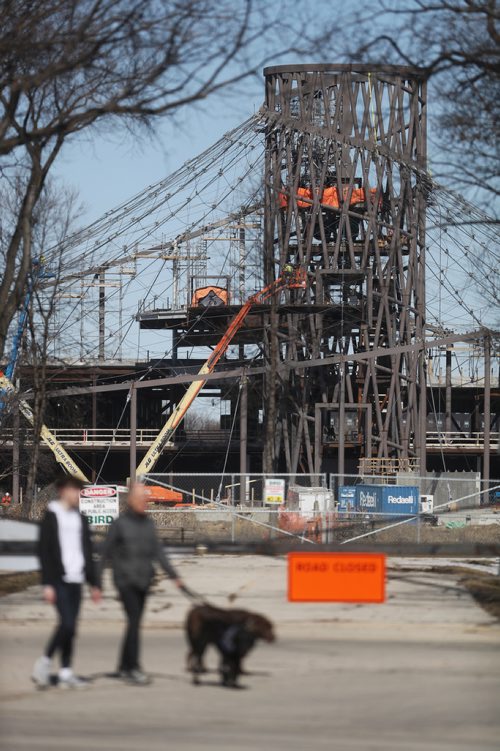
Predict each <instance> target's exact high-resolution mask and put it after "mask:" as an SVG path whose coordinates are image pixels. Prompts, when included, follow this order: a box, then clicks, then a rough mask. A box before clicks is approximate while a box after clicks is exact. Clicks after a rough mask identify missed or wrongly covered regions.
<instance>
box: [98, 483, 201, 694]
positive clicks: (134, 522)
mask: <svg viewBox="0 0 500 751" xmlns="http://www.w3.org/2000/svg"><path fill="white" fill-rule="evenodd" d="M148 500H149V497H148V495H147V493H146V489H145V486H144V485H142V484H141V483H135V484H134V485H132V487H131V488H130V491H129V496H128V509H127V511H126V512H125V513H124V514H122V515H121V516H120V517H118V519H115V520H114V521H113V523H112V524H111V526H110V528H109V531H108V536H107V539H106V542H105V544H104V548H103V552H102V557H101V566H100V578H101V576H102V570H103V568H104V565H105V563H106V560H107V559H109V560H110V561H111V567H112V570H113V579H114V583H115V586H116V588H117V590H118V594H119V596H120V600H121V602H122V605H123V609H124V611H125V615H126V617H127V627H126V630H125V635H124V639H123V643H122V647H121V652H120V661H119V665H118V673H119V675H120V677H122V678H124V679H125V680H126V681H127V682H130V683H135V684H137V685H146V684H148V683H150V682H151V679H150V678H149V676H148V675H146V674H145V673H144V672H143V671H142V669H141V666H140V662H139V650H140V645H139V628H140V624H141V618H142V614H143V611H144V606H145V604H146V598H147V595H148V591H149V588H150V585H151V580H152V578H153V575H154V566H153V564H154V562H158V563H159V564H160V566H161V567H162V568H163V570H164V571H165V572H166V574H167V575H168V576H169V577H170V579H173V580H174V582H175V584H176V585H177V586H178V587H179V588H181V589H186V588H185V586H184V584H183V582H182V580H181V579H180V577H179V575H178V574H177V572H176V570H175V569H174V567H173V566H172V564H171V563H170V561H169V559H168V557H167V555H166V553H165V551H164V549H163V546H162V544H161V542H160V540H159V539H158V536H157V534H156V527H155V525H154V522H153V520H152V519H151V517H150V516H148V515H147V514H146V508H147V504H148Z"/></svg>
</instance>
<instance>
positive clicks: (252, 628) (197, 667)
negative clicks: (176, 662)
mask: <svg viewBox="0 0 500 751" xmlns="http://www.w3.org/2000/svg"><path fill="white" fill-rule="evenodd" d="M186 636H187V640H188V642H189V646H190V651H189V654H188V661H187V669H188V670H189V671H191V673H192V674H193V683H195V684H197V683H199V675H200V673H203V672H205V669H204V666H203V655H204V654H205V650H206V648H207V647H208V646H209V644H213V645H214V646H215V647H216V649H217V650H218V651H219V653H220V656H221V661H220V667H219V672H220V676H221V682H222V684H223V685H224V686H232V687H235V686H236V685H237V682H238V678H239V676H240V675H241V673H242V669H241V661H242V659H243V658H244V657H245V655H247V654H248V653H249V652H250V650H251V649H252V648H253V646H254V645H255V642H256V641H258V640H259V639H263V640H264V641H267V642H272V641H274V639H275V636H274V630H273V624H272V623H271V621H269V620H268V619H267V618H264V616H263V615H259V614H258V613H251V612H250V611H248V610H236V609H230V610H224V609H223V608H215V607H212V606H211V605H197V606H196V607H194V608H192V610H190V611H189V613H188V616H187V619H186Z"/></svg>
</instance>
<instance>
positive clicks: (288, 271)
mask: <svg viewBox="0 0 500 751" xmlns="http://www.w3.org/2000/svg"><path fill="white" fill-rule="evenodd" d="M305 286H306V275H305V274H304V271H303V269H301V268H300V267H295V266H293V265H292V264H286V265H285V266H284V267H283V270H282V273H281V276H279V277H278V279H276V280H275V281H274V282H271V284H268V285H267V286H266V287H264V288H263V289H261V290H260V291H259V292H256V293H255V294H253V295H251V297H249V298H248V300H247V301H246V303H245V304H244V305H242V306H241V308H240V310H239V311H238V313H237V314H236V315H235V317H234V318H233V320H232V321H231V323H230V324H229V326H228V329H227V331H226V333H225V334H224V336H223V337H222V339H221V340H220V342H219V343H218V344H217V346H216V347H215V349H214V350H213V352H212V353H211V355H210V357H209V358H208V360H207V361H206V362H205V363H204V364H203V365H202V367H201V368H200V370H199V372H198V375H206V374H208V373H212V372H213V371H214V369H215V366H216V365H217V363H218V362H219V360H220V359H221V357H222V356H223V355H224V354H225V353H226V352H227V349H228V347H229V345H230V344H231V342H232V340H233V339H234V337H235V336H236V334H237V333H238V331H239V330H240V329H241V327H242V325H243V323H244V321H245V318H246V317H247V315H248V314H249V312H250V311H251V309H252V307H253V306H254V305H256V304H258V303H262V302H265V301H266V300H268V299H269V298H270V297H272V296H273V295H275V294H276V293H277V292H280V291H281V290H282V289H285V288H287V287H289V288H294V289H296V288H297V287H300V288H301V289H304V288H305ZM205 383H206V381H204V380H203V379H202V378H200V380H198V381H193V383H192V384H191V385H190V386H189V388H188V389H187V391H186V393H185V394H184V396H183V397H182V399H181V400H180V402H179V404H177V406H176V407H175V409H174V410H173V412H172V414H171V415H170V417H169V419H168V420H167V422H166V423H165V425H164V426H163V428H162V429H161V431H160V432H159V434H158V436H157V437H156V439H155V440H154V441H153V443H152V444H151V446H150V447H149V449H148V451H147V453H146V455H145V457H144V459H143V460H142V461H141V463H140V464H139V466H138V467H137V475H138V476H139V477H140V476H142V475H145V474H147V473H148V472H151V470H152V469H153V467H154V465H155V464H156V462H157V461H158V459H159V457H160V454H161V452H162V450H163V448H164V446H165V444H166V443H167V442H168V441H170V440H171V438H172V436H173V435H174V433H175V431H176V430H177V428H178V427H179V425H180V423H181V422H182V420H183V419H184V417H185V415H186V412H187V411H188V409H189V407H190V406H191V404H192V403H193V402H194V400H195V399H196V397H197V396H198V394H199V393H200V391H201V389H202V388H203V386H204V385H205Z"/></svg>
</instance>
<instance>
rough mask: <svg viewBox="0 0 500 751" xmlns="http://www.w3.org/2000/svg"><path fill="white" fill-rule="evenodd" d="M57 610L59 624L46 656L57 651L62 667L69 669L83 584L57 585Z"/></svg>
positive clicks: (62, 583)
mask: <svg viewBox="0 0 500 751" xmlns="http://www.w3.org/2000/svg"><path fill="white" fill-rule="evenodd" d="M54 589H55V590H56V597H57V599H56V603H55V606H56V609H57V612H58V614H59V623H58V625H57V627H56V630H55V631H54V635H53V636H52V639H51V640H50V641H49V643H48V644H47V649H46V650H45V654H46V655H47V657H52V656H53V655H54V654H55V652H56V651H57V650H59V651H60V653H61V666H62V667H63V668H69V666H70V665H71V657H72V654H73V643H74V640H75V634H76V623H77V620H78V613H79V612H80V603H81V600H82V586H81V584H67V583H66V582H60V583H59V584H56V585H55V587H54Z"/></svg>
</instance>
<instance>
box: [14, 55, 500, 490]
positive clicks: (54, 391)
mask: <svg viewBox="0 0 500 751" xmlns="http://www.w3.org/2000/svg"><path fill="white" fill-rule="evenodd" d="M264 74H265V103H264V106H263V108H262V109H261V111H260V113H259V115H258V116H256V118H254V119H252V121H251V124H250V126H245V127H246V129H244V130H240V131H238V133H237V134H236V135H234V132H233V134H231V136H230V139H229V145H230V147H231V148H233V149H236V148H240V149H243V148H247V147H248V143H249V142H250V141H251V143H252V144H257V143H259V144H260V146H259V147H257V148H260V149H261V152H260V155H261V156H260V161H258V160H255V163H254V162H252V167H253V168H254V170H257V172H256V174H257V175H258V182H257V184H256V183H255V181H254V183H252V186H253V188H252V189H253V192H252V194H251V195H250V194H248V193H247V194H246V195H244V196H242V195H241V185H242V180H241V179H240V178H238V179H237V180H235V191H236V192H233V198H234V200H233V203H232V205H231V210H230V211H227V210H226V213H225V215H224V217H223V218H222V219H221V218H219V217H218V215H216V214H213V215H209V216H208V217H207V215H206V214H203V215H202V214H201V212H200V218H199V219H197V220H196V221H194V222H191V224H190V225H189V226H188V225H187V224H186V225H185V226H184V227H176V228H175V230H174V231H172V233H171V234H169V235H168V238H165V236H162V237H155V238H154V239H155V243H154V244H152V245H151V243H150V245H149V247H147V248H146V249H144V248H143V245H139V244H138V242H139V241H138V240H137V241H135V244H134V240H133V239H132V240H129V242H128V245H127V246H126V249H122V250H121V251H120V253H118V251H116V250H115V249H114V246H113V249H112V251H110V248H111V247H112V243H113V242H115V235H113V234H112V233H111V231H110V230H109V229H107V228H106V232H107V234H106V236H105V237H106V239H105V241H103V240H102V237H104V235H103V234H102V228H101V230H100V229H99V227H97V229H96V230H95V231H96V232H98V231H101V235H100V236H99V237H100V238H101V239H100V240H99V242H100V243H101V244H100V245H99V243H98V242H96V241H95V239H94V237H93V236H92V237H91V236H90V234H89V239H88V242H89V243H90V242H91V241H92V242H93V246H92V247H97V246H98V247H99V249H102V250H99V252H100V253H101V255H99V256H98V251H97V250H95V251H93V252H95V254H96V255H95V258H94V257H93V256H92V257H90V256H89V253H88V252H87V253H84V252H83V250H82V251H81V256H76V255H74V256H73V257H72V260H71V262H69V261H68V268H69V269H70V270H69V271H68V273H67V274H66V275H65V276H64V279H63V280H62V281H61V289H62V290H63V292H64V291H65V293H66V299H71V294H72V293H71V291H69V292H68V290H71V289H74V288H75V285H76V286H78V285H80V287H81V289H83V281H82V280H84V279H90V278H91V279H93V280H95V283H94V286H95V287H96V300H95V311H96V326H95V331H94V334H90V333H89V331H88V328H87V327H86V326H87V324H86V323H85V324H81V325H82V329H81V334H80V342H82V341H85V340H86V339H88V338H89V337H92V336H93V340H92V342H90V341H89V342H88V343H89V346H90V349H91V350H96V351H97V357H96V356H95V353H94V352H93V351H92V354H89V353H88V352H83V351H82V352H81V353H80V354H79V355H78V357H77V361H73V362H71V361H70V360H68V358H54V357H52V359H51V360H49V362H50V364H49V367H48V372H47V377H48V381H49V386H48V388H47V392H48V402H47V409H46V412H45V417H44V419H45V423H46V425H47V426H48V427H49V428H50V429H51V430H52V432H53V433H54V434H55V435H56V436H57V438H58V440H60V441H61V442H62V443H63V444H64V446H65V447H66V449H67V451H68V452H69V453H70V454H71V455H72V456H74V457H77V458H78V461H80V462H83V464H84V465H85V467H86V470H87V473H88V475H89V477H91V479H96V477H99V478H102V477H105V478H106V479H107V480H108V481H111V480H113V481H123V480H124V479H125V478H126V477H129V476H133V475H134V473H135V468H136V466H137V464H138V463H139V461H140V459H141V457H142V456H143V454H144V453H145V452H146V451H147V450H148V448H149V447H150V446H151V445H152V444H153V442H154V440H155V437H156V436H157V434H158V431H159V430H160V429H161V428H162V426H163V425H164V423H165V421H166V420H167V419H168V417H169V416H170V415H171V414H172V413H173V411H174V410H175V407H176V405H177V404H179V402H180V401H181V399H182V398H183V396H184V394H185V390H186V388H187V386H188V385H189V383H191V382H193V378H194V377H195V375H196V373H197V372H198V370H199V369H200V368H201V367H202V366H203V363H204V362H205V361H206V357H207V352H208V353H210V352H211V351H212V350H213V348H214V347H216V346H217V345H218V343H219V342H220V341H221V339H222V338H223V337H224V336H225V334H226V332H227V331H228V329H229V327H230V326H231V323H232V321H233V320H234V318H235V316H237V315H238V314H239V312H240V311H241V309H242V306H243V305H244V303H245V300H246V299H247V298H248V297H249V296H251V295H252V294H254V293H255V291H256V289H258V288H263V289H267V288H269V287H270V286H271V288H272V285H273V284H274V283H275V282H276V280H279V279H280V278H281V277H282V275H283V270H284V269H290V270H293V275H291V276H290V277H289V279H288V281H287V284H286V285H283V286H282V287H280V288H276V291H275V293H273V294H270V295H269V296H268V297H267V298H266V299H260V298H259V299H257V298H255V302H254V303H253V304H252V306H251V309H250V310H249V311H248V315H246V314H245V318H244V320H243V321H242V322H241V326H239V327H238V329H237V331H235V332H234V335H233V336H232V338H231V341H230V343H229V344H230V346H229V345H228V348H227V351H225V353H224V357H223V358H221V359H220V361H219V362H218V364H217V367H216V368H215V369H214V371H213V372H211V373H210V374H209V376H208V377H207V378H206V379H204V381H203V390H202V391H201V393H200V397H201V400H200V402H201V404H205V405H209V406H210V405H211V406H212V407H213V404H216V405H218V406H219V412H218V414H216V413H214V410H213V409H212V412H211V414H212V418H211V420H209V421H208V422H207V420H203V419H201V418H200V419H199V424H198V425H197V424H196V421H195V420H191V422H190V421H188V419H187V416H184V418H185V419H183V420H182V421H181V423H180V425H179V427H178V428H177V430H176V432H175V435H173V436H172V439H171V440H169V441H168V442H166V443H165V444H163V445H162V446H161V449H162V450H161V452H160V454H159V456H158V459H157V461H156V468H157V470H159V471H171V472H175V471H189V470H190V469H192V468H193V466H194V464H195V465H196V471H219V470H221V469H222V467H223V465H226V466H227V465H228V463H229V466H230V468H231V469H232V470H233V471H238V472H241V473H242V474H244V473H246V472H249V471H252V472H256V471H263V472H267V473H272V472H278V471H280V472H287V473H290V474H292V475H295V474H300V473H312V474H315V473H316V474H317V473H320V472H332V473H336V474H339V475H340V476H343V475H344V474H350V473H357V472H360V473H362V474H376V475H378V474H393V473H396V472H415V473H418V474H420V475H424V474H425V473H426V471H429V470H436V471H439V470H463V469H468V470H472V471H480V472H481V473H482V475H483V478H484V479H488V478H490V477H498V476H500V460H499V459H500V457H499V454H498V441H499V428H500V426H499V413H500V409H499V407H500V384H499V373H498V359H497V352H498V338H497V336H496V335H495V332H494V331H492V330H491V329H490V328H488V327H487V326H484V325H479V324H478V323H477V321H476V319H474V318H473V319H472V320H471V323H472V324H473V325H471V326H470V327H469V329H468V330H465V331H464V330H463V327H462V328H461V329H460V330H458V328H457V330H454V328H452V327H450V326H449V325H447V322H446V321H443V320H439V319H438V320H435V319H434V318H433V319H432V320H430V318H429V314H428V311H429V304H428V301H429V297H432V298H433V299H434V298H436V299H437V296H439V295H441V294H442V292H441V290H445V291H446V289H447V288H448V287H449V288H450V290H451V292H456V295H458V298H457V299H456V300H455V302H456V305H457V306H459V307H460V306H461V304H462V303H464V305H465V304H466V301H464V299H463V298H464V296H463V293H460V290H458V291H457V284H456V282H455V281H454V280H453V279H452V276H451V274H452V272H451V271H448V272H447V274H448V275H445V274H444V273H442V269H441V268H439V273H438V276H437V282H436V272H437V270H438V267H437V266H436V265H435V258H434V256H432V255H431V256H430V255H429V254H432V253H435V252H437V251H435V250H433V249H432V248H433V243H434V242H435V239H434V236H433V237H431V238H429V234H428V232H429V226H428V225H429V216H431V217H433V216H434V215H435V213H436V210H437V208H438V209H439V212H442V211H443V206H444V200H445V199H444V198H442V197H441V194H440V192H439V191H440V189H439V188H438V187H437V186H435V185H434V184H433V182H432V180H431V179H430V178H429V175H428V172H427V128H426V110H427V99H426V85H425V82H424V80H423V78H422V77H421V75H420V73H419V71H418V70H415V69H409V68H401V67H398V68H392V67H386V66H379V67H375V66H364V65H358V66H354V65H352V66H351V65H314V66H305V65H298V66H294V67H289V66H280V67H274V68H268V69H266V70H265V71H264ZM249 134H250V135H249ZM246 138H248V140H247V141H246V142H245V144H244V145H243V146H242V144H243V142H244V141H245V139H246ZM252 148H254V146H253V145H252ZM228 149H229V147H228ZM228 149H226V151H224V152H222V150H221V154H222V153H223V158H224V160H225V162H224V164H226V167H224V166H222V167H221V168H220V169H219V172H224V170H226V171H225V174H226V176H227V175H228V174H229V171H230V170H231V169H233V164H235V163H236V160H235V159H234V160H233V161H231V160H230V159H229V157H228V153H230V152H229V151H228ZM245 153H246V152H245ZM202 157H203V158H202V159H201V163H203V159H205V157H204V156H203V155H202ZM217 158H218V157H217ZM220 158H221V159H222V156H221V157H220ZM206 162H207V165H208V164H209V159H208V158H206ZM213 162H214V164H216V163H217V160H216V159H215V158H214V159H213ZM248 163H249V158H247V160H246V164H248ZM255 165H257V166H256V167H255ZM192 169H194V167H193V168H192ZM208 169H209V167H208V166H207V170H208ZM205 174H208V173H207V172H206V171H205V172H203V171H202V170H200V172H199V175H200V176H202V175H205ZM199 179H200V180H201V179H202V178H201V177H199ZM248 181H249V182H250V180H248ZM207 182H208V180H207ZM159 190H160V189H158V190H157V193H156V194H155V197H156V195H157V194H158V193H159ZM238 191H239V192H238ZM201 193H202V191H201V190H199V189H197V195H198V194H201ZM170 198H171V196H170V194H169V199H170ZM155 200H156V198H155ZM137 203H138V202H137V201H136V204H137ZM206 203H207V204H208V203H209V201H206ZM235 204H236V205H235ZM214 205H215V204H214ZM158 206H160V202H158V205H156V204H155V211H156V212H159V211H161V208H158ZM134 210H135V211H137V208H134ZM172 216H174V212H173V211H172ZM175 216H177V217H178V212H177V214H175ZM432 223H434V220H433V219H432ZM157 224H158V222H157ZM163 231H166V232H167V233H168V232H169V225H168V222H165V226H164V227H163ZM172 237H174V238H175V239H173V240H172V239H171V238H172ZM450 238H451V233H450V234H448V237H447V242H452V240H450ZM216 240H217V241H218V242H219V247H222V245H223V243H225V245H224V248H226V247H227V248H228V251H227V253H225V252H224V251H217V252H216V253H215V254H214V255H212V253H211V252H210V248H211V247H214V246H215V245H216V242H215V241H216ZM86 241H87V240H86ZM79 242H81V238H80V240H79ZM440 242H441V245H440V252H442V248H443V245H442V240H441V241H440ZM457 242H458V241H457ZM116 245H118V241H116ZM462 245H463V243H462ZM462 245H458V246H457V247H462ZM464 247H465V246H464ZM467 247H469V246H467ZM70 252H73V251H71V249H70ZM457 253H458V251H457ZM449 255H450V251H448V256H449ZM78 258H86V259H87V260H86V261H85V264H86V265H85V264H84V263H83V261H82V264H81V266H80V271H78V263H76V261H75V259H78ZM228 258H229V259H233V261H232V265H231V264H229V265H228V263H227V259H228ZM154 259H156V260H158V261H159V262H161V263H163V264H165V262H166V261H167V262H169V263H171V267H170V266H169V269H170V272H169V273H170V274H171V287H170V289H171V297H170V299H169V300H168V301H167V300H166V299H161V296H160V295H158V294H157V293H156V292H155V290H156V289H157V287H156V286H155V285H157V282H154V284H153V285H152V289H150V292H151V294H149V295H147V296H146V297H145V298H144V299H143V300H140V301H137V300H134V304H136V313H135V316H134V319H135V320H134V322H133V325H134V326H135V327H137V329H138V330H139V331H140V332H143V334H144V335H147V336H148V337H153V338H154V339H148V341H153V340H154V341H155V342H158V343H159V345H158V348H159V349H160V350H163V351H164V353H165V354H163V355H162V356H153V355H152V354H149V355H148V353H145V354H144V353H143V355H142V356H141V357H136V358H133V359H131V358H123V357H121V358H120V356H117V351H118V350H116V348H114V347H111V346H110V345H109V343H108V339H109V337H108V334H107V333H106V325H107V324H106V320H107V317H108V318H109V316H110V305H111V304H112V303H110V299H111V297H112V295H111V293H110V290H111V289H113V295H114V294H115V289H119V291H118V292H116V294H117V295H119V296H120V295H122V294H123V282H122V279H123V277H122V276H120V274H122V275H123V274H124V273H129V272H125V271H124V270H125V268H126V264H130V263H134V264H137V262H138V260H139V263H145V262H146V261H147V262H148V263H149V261H150V260H154ZM455 261H456V263H457V266H460V263H461V261H460V259H459V258H458V257H457V258H456V259H455ZM429 268H431V271H432V276H431V278H430V280H429V273H428V271H429ZM75 269H76V270H75ZM141 273H142V272H141V270H140V269H139V270H137V268H136V269H135V271H134V273H133V276H134V277H135V278H140V276H141ZM454 273H455V272H454ZM457 273H458V272H457ZM113 274H115V275H116V278H115V277H113V276H112V275H113ZM290 274H291V271H290ZM113 279H115V281H114V282H113V281H112V280H113ZM116 280H118V281H116ZM429 281H430V282H431V284H429ZM112 284H114V285H115V286H114V287H111V285H112ZM467 284H470V274H469V278H468V280H467ZM71 285H72V286H71ZM450 290H448V291H450ZM451 292H450V294H451ZM61 297H62V295H61ZM82 297H83V293H82ZM120 299H121V298H120ZM114 300H115V302H116V298H114ZM120 304H121V303H120ZM119 313H120V319H121V317H122V315H123V314H122V310H121V308H120V311H119ZM87 319H88V316H87V318H85V316H84V314H83V313H81V315H80V318H79V320H81V321H84V320H85V321H86V320H87ZM84 326H85V327H84ZM116 328H117V330H118V331H121V330H122V329H123V324H122V323H121V322H120V325H117V327H116ZM118 338H120V337H119V335H118ZM120 346H121V345H120ZM120 353H121V349H120ZM187 353H188V354H189V356H187ZM210 356H211V355H210V354H209V357H210ZM472 366H473V367H472ZM471 368H472V370H473V373H472V375H471V376H470V377H469V371H470V372H472V371H471ZM468 369H469V371H468ZM17 375H18V377H19V378H20V384H19V390H20V391H21V392H23V393H24V396H25V398H26V399H28V400H29V399H30V384H31V383H32V380H33V364H32V363H30V362H29V358H27V357H26V358H25V359H24V360H23V358H22V356H21V357H20V359H19V363H18V366H17ZM206 411H207V410H206ZM208 411H210V410H208ZM197 414H198V415H200V414H201V415H202V414H203V409H198V411H197ZM214 414H216V417H215V418H214V417H213V415H214ZM26 430H28V432H26ZM29 440H30V436H29V429H26V428H25V426H24V424H22V421H21V422H20V420H19V416H17V417H16V414H15V408H14V410H13V411H11V413H10V414H9V415H7V417H6V418H5V420H4V426H3V431H2V441H1V450H2V460H3V462H4V463H8V462H9V461H10V457H11V454H12V452H13V451H14V453H15V461H17V462H19V450H20V449H19V446H20V444H21V445H22V444H24V445H27V444H29ZM104 465H105V470H104V471H103V467H104Z"/></svg>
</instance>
